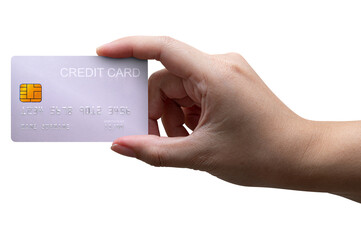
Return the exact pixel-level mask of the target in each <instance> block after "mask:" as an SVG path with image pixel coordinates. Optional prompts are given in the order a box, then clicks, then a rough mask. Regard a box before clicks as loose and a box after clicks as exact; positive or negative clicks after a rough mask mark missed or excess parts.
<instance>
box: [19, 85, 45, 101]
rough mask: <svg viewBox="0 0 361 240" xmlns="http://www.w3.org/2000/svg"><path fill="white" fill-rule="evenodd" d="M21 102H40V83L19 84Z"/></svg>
mask: <svg viewBox="0 0 361 240" xmlns="http://www.w3.org/2000/svg"><path fill="white" fill-rule="evenodd" d="M20 101H21V102H41V84H38V83H23V84H20Z"/></svg>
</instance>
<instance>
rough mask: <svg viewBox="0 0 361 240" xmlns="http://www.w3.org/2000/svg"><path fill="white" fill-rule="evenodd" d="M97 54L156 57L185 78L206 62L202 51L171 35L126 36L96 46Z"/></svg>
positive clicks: (122, 56)
mask: <svg viewBox="0 0 361 240" xmlns="http://www.w3.org/2000/svg"><path fill="white" fill-rule="evenodd" d="M97 54H98V55H99V56H104V57H111V58H126V57H135V58H139V59H156V60H158V61H160V62H162V64H163V65H164V66H165V67H166V68H167V69H168V71H170V72H172V73H173V74H175V75H177V76H179V77H182V78H187V79H188V78H190V77H191V76H192V75H197V73H198V72H200V70H202V68H203V66H205V65H204V63H205V60H204V58H205V53H203V52H201V51H199V50H197V49H195V48H193V47H191V46H189V45H187V44H185V43H183V42H180V41H178V40H175V39H173V38H170V37H153V36H132V37H125V38H121V39H118V40H115V41H113V42H110V43H107V44H104V45H103V46H101V47H99V48H97Z"/></svg>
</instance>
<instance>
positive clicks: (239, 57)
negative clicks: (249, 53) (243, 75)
mask: <svg viewBox="0 0 361 240" xmlns="http://www.w3.org/2000/svg"><path fill="white" fill-rule="evenodd" d="M227 56H228V57H230V58H232V59H234V60H243V57H242V55H241V54H239V53H236V52H229V53H227Z"/></svg>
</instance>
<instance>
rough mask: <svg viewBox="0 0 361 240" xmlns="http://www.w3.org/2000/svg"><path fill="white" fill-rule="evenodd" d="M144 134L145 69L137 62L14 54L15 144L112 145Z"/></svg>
mask: <svg viewBox="0 0 361 240" xmlns="http://www.w3.org/2000/svg"><path fill="white" fill-rule="evenodd" d="M142 134H148V65H147V61H146V60H139V59H135V58H125V59H112V58H105V57H98V56H16V57H13V58H12V61H11V138H12V140H13V141H15V142H108V141H109V142H111V141H113V140H115V139H116V138H118V137H121V136H126V135H142Z"/></svg>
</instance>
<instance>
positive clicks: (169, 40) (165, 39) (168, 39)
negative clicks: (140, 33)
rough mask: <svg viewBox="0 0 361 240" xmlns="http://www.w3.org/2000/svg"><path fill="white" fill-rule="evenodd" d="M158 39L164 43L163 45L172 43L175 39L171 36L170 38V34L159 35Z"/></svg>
mask: <svg viewBox="0 0 361 240" xmlns="http://www.w3.org/2000/svg"><path fill="white" fill-rule="evenodd" d="M159 38H160V41H161V42H162V43H163V44H164V45H170V44H171V43H173V42H174V41H175V40H174V39H173V38H171V37H170V36H160V37H159Z"/></svg>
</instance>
